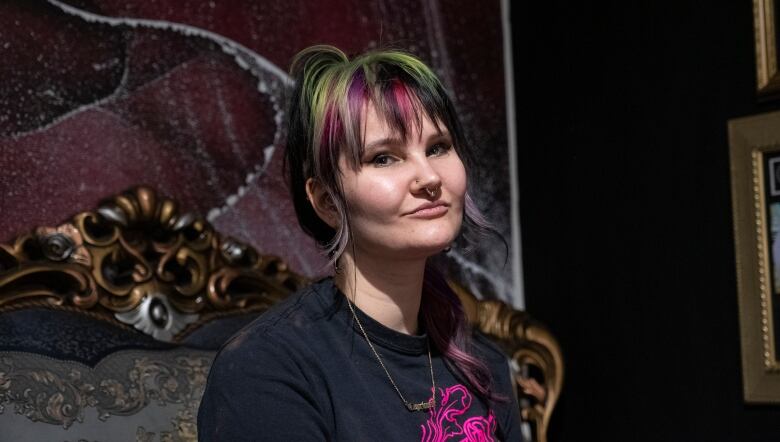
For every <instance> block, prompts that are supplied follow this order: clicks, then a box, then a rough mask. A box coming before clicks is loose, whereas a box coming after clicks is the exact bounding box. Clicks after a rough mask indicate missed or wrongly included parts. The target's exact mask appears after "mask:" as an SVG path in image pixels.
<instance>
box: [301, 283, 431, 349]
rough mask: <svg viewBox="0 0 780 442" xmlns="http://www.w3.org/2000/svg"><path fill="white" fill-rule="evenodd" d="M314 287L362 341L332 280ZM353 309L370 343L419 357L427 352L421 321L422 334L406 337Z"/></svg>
mask: <svg viewBox="0 0 780 442" xmlns="http://www.w3.org/2000/svg"><path fill="white" fill-rule="evenodd" d="M316 286H319V287H316V288H315V290H316V291H317V292H318V293H320V295H326V296H327V298H328V299H327V301H329V303H330V305H331V308H332V313H333V314H334V316H335V317H336V318H337V319H338V320H340V321H342V322H343V323H345V324H348V325H349V326H351V327H352V329H353V330H354V331H355V333H357V334H358V335H359V336H360V339H361V340H364V339H365V338H364V337H363V333H362V332H361V331H360V327H359V326H358V324H357V322H355V319H354V317H353V316H352V312H351V311H350V309H349V306H348V305H347V297H346V295H344V293H343V292H342V291H341V290H340V289H339V288H338V286H336V283H335V281H333V278H332V277H328V278H325V279H323V280H321V281H320V282H319V283H318V284H316ZM353 307H355V314H356V315H357V317H358V319H360V323H361V324H363V328H365V330H366V333H367V334H368V337H369V339H371V343H373V344H376V345H381V346H383V347H387V348H389V349H391V350H395V351H399V352H402V353H406V354H411V355H420V354H424V353H427V352H428V334H427V333H425V332H424V324H423V322H422V321H420V328H421V329H422V330H423V333H422V334H419V335H407V334H405V333H401V332H398V331H396V330H393V329H391V328H389V327H386V326H384V325H383V324H382V323H380V322H379V321H377V320H375V319H374V318H372V317H371V316H369V315H367V314H366V313H365V312H364V311H362V310H360V309H359V308H358V307H357V306H356V305H354V304H353ZM431 351H433V348H431Z"/></svg>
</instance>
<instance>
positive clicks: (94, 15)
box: [0, 0, 518, 303]
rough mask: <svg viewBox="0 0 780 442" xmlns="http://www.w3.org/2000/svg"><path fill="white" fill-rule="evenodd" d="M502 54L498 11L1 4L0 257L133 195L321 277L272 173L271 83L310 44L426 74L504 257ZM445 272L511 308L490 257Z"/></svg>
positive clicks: (436, 6)
mask: <svg viewBox="0 0 780 442" xmlns="http://www.w3.org/2000/svg"><path fill="white" fill-rule="evenodd" d="M502 42H503V36H502V30H501V6H500V3H499V1H498V0H493V1H484V2H475V1H465V0H430V1H428V0H422V1H411V0H382V1H369V2H367V1H362V0H330V1H304V0H262V1H261V0H255V1H253V0H238V1H236V0H231V1H227V0H214V1H195V0H185V1H182V0H157V1H146V0H62V1H57V0H48V1H46V0H5V1H3V2H0V242H9V241H11V240H12V239H13V238H14V237H15V236H16V235H19V234H21V233H23V232H25V231H27V230H29V229H30V228H32V227H33V226H37V225H50V226H51V225H56V224H58V223H60V222H61V221H63V220H65V219H67V218H68V217H69V216H71V215H73V214H74V213H76V212H79V211H82V210H87V209H91V208H92V207H93V206H94V205H95V204H97V202H98V201H99V200H101V199H102V198H104V197H107V196H110V195H112V194H114V193H118V192H120V191H122V190H124V189H126V188H128V187H131V186H134V185H137V184H148V185H151V186H153V187H155V188H157V189H158V190H159V191H161V192H162V193H163V194H164V195H167V196H170V197H172V198H175V199H177V200H178V201H179V202H180V203H181V205H182V207H183V208H185V209H186V210H189V211H193V212H196V213H199V214H201V215H204V216H206V217H207V218H208V219H209V220H210V221H211V222H212V223H213V224H214V225H215V227H216V228H217V229H219V230H220V231H222V232H224V233H226V234H229V235H231V236H233V237H235V238H237V239H239V240H241V241H245V242H248V243H250V244H252V245H254V246H255V247H257V248H258V249H259V250H261V251H262V252H264V253H272V254H276V255H280V256H282V257H284V258H285V259H287V260H288V261H289V262H290V264H291V266H292V267H293V268H294V269H296V270H298V271H300V272H301V273H303V274H306V275H308V276H314V275H316V274H318V273H321V272H322V265H323V262H324V260H323V259H322V258H321V257H320V255H319V253H318V252H317V250H316V248H315V246H314V244H313V242H312V241H311V240H310V239H309V238H308V237H306V236H305V235H304V234H303V233H302V232H300V230H299V228H298V226H297V223H296V221H295V216H294V212H293V209H292V206H291V204H290V203H289V201H288V196H287V190H286V188H285V185H284V183H283V180H282V177H281V169H280V164H281V157H282V149H281V146H282V145H283V140H284V133H283V129H284V128H283V124H282V122H283V121H284V119H285V115H284V97H285V92H286V91H287V90H289V87H290V79H289V77H288V76H287V74H286V70H287V67H288V64H289V61H290V59H291V57H292V56H293V55H294V54H295V53H296V52H297V51H298V50H300V49H302V48H304V47H306V46H309V45H311V44H315V43H329V44H334V45H336V46H338V47H341V48H342V49H344V50H345V51H346V52H348V53H349V52H359V51H363V50H365V49H367V48H372V47H377V46H385V45H392V46H396V47H400V48H404V49H407V50H409V51H412V52H413V53H415V54H417V55H419V56H420V57H422V58H423V59H424V60H425V61H426V62H428V63H429V64H430V65H431V66H432V67H433V68H434V69H435V71H436V72H437V73H438V74H439V75H440V77H441V78H442V80H443V81H444V83H445V84H446V85H447V86H448V87H449V89H450V90H451V91H453V94H452V95H453V98H454V100H455V102H456V106H457V107H458V109H459V111H460V114H461V116H462V118H463V121H464V125H465V128H466V131H467V132H468V134H469V135H470V142H471V143H473V145H474V148H475V151H476V152H477V155H476V157H477V163H478V164H477V167H476V170H475V171H474V172H475V173H474V174H473V178H474V179H473V180H472V182H471V184H472V190H471V191H472V194H473V195H474V196H475V199H476V201H477V202H478V204H479V205H480V207H481V208H482V209H483V210H484V211H485V212H486V214H487V215H488V217H489V218H490V219H491V220H492V221H493V222H494V223H495V224H496V225H497V227H498V229H499V230H500V231H501V232H502V234H503V235H504V237H505V238H506V240H507V242H511V241H510V238H511V223H510V208H509V194H510V184H509V183H510V178H509V166H508V153H507V152H508V148H507V135H506V104H505V100H504V94H505V92H504V64H503V48H502ZM448 259H449V261H450V265H451V267H453V269H455V271H456V272H457V273H458V274H459V279H460V280H461V281H463V282H464V283H466V284H467V285H468V286H469V287H470V288H471V289H472V290H473V291H474V292H476V293H477V294H481V295H483V296H487V297H499V298H503V299H505V300H512V298H513V296H515V297H516V296H517V294H514V293H513V290H512V287H511V285H512V275H511V268H512V266H511V262H509V261H508V258H507V255H506V253H505V250H504V247H503V245H502V243H501V242H500V241H492V240H491V241H485V242H484V243H483V244H480V246H479V247H478V249H477V250H476V251H475V252H473V253H471V254H466V253H464V251H462V250H459V249H454V250H453V251H452V252H450V254H449V258H448ZM505 260H507V262H506V263H505ZM514 301H515V302H516V303H517V302H518V300H517V299H515V300H514Z"/></svg>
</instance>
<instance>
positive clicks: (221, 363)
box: [198, 335, 328, 442]
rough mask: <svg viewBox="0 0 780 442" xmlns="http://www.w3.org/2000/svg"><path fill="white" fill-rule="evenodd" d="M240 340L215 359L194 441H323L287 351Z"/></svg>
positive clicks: (307, 391)
mask: <svg viewBox="0 0 780 442" xmlns="http://www.w3.org/2000/svg"><path fill="white" fill-rule="evenodd" d="M249 341H250V340H249V339H247V336H246V335H239V336H237V337H236V338H235V339H233V340H232V341H231V342H230V343H229V344H227V345H226V346H225V347H224V348H223V349H222V350H221V351H220V352H219V354H218V355H217V357H216V358H215V360H214V363H213V364H212V367H211V372H210V373H209V378H208V382H207V384H206V389H205V392H204V394H203V399H202V400H201V404H200V408H199V410H198V440H199V441H201V442H204V441H257V440H263V441H291V440H294V441H303V442H306V441H323V440H326V439H328V437H327V428H326V425H325V421H324V419H323V415H322V412H321V410H320V409H319V407H318V406H317V403H316V400H315V399H314V396H313V394H312V389H311V382H310V378H309V377H307V374H306V372H305V371H306V370H305V369H304V367H303V366H302V365H301V363H300V362H299V361H296V358H294V357H293V355H292V352H290V351H289V347H288V346H286V345H285V344H284V343H282V342H279V341H276V342H274V340H272V339H268V340H267V342H261V343H260V345H258V343H257V341H258V339H257V337H253V339H251V341H252V342H251V343H249Z"/></svg>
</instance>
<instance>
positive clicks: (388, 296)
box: [334, 251, 425, 335]
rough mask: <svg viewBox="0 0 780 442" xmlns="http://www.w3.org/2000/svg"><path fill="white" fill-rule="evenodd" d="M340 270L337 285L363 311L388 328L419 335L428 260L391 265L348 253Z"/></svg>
mask: <svg viewBox="0 0 780 442" xmlns="http://www.w3.org/2000/svg"><path fill="white" fill-rule="evenodd" d="M355 262H357V265H356V264H355ZM339 269H340V270H339V272H338V273H337V274H336V276H335V278H334V279H335V281H336V285H337V286H338V287H339V289H341V291H342V292H344V293H345V294H346V295H347V297H348V298H349V300H350V301H352V302H353V303H354V304H355V305H356V306H357V307H358V308H359V309H360V310H362V311H363V312H364V313H366V314H367V315H368V316H370V317H371V318H372V319H374V320H375V321H378V322H379V323H380V324H382V325H384V326H385V327H388V328H390V329H393V330H395V331H398V332H401V333H405V334H409V335H414V334H417V330H418V321H417V318H418V314H419V312H420V299H421V297H422V285H423V275H424V274H425V259H421V260H409V261H397V260H393V261H392V262H388V261H387V260H383V259H375V258H373V257H371V256H367V255H365V254H360V255H359V256H358V258H357V259H355V257H354V256H353V254H352V252H351V251H349V252H346V251H345V252H344V254H342V255H341V258H340V259H339Z"/></svg>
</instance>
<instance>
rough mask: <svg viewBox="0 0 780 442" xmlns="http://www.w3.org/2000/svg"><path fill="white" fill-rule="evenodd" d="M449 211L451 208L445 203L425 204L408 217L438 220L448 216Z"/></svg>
mask: <svg viewBox="0 0 780 442" xmlns="http://www.w3.org/2000/svg"><path fill="white" fill-rule="evenodd" d="M448 210H449V207H448V206H447V204H444V203H438V204H424V205H422V206H420V207H418V208H417V209H416V210H415V211H413V212H411V213H410V214H408V215H407V216H411V217H412V218H424V219H430V218H438V217H440V216H443V215H444V214H446V213H447V211H448Z"/></svg>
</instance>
